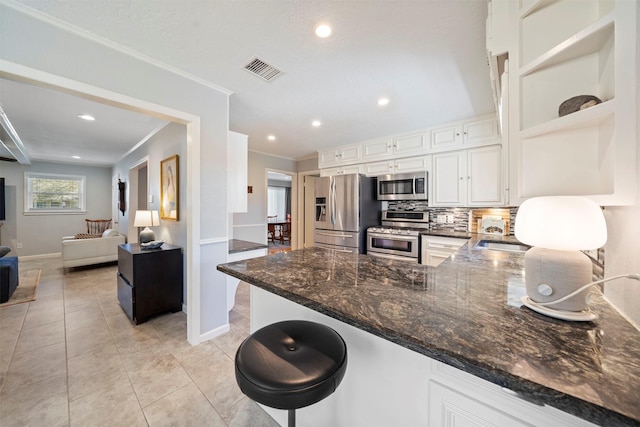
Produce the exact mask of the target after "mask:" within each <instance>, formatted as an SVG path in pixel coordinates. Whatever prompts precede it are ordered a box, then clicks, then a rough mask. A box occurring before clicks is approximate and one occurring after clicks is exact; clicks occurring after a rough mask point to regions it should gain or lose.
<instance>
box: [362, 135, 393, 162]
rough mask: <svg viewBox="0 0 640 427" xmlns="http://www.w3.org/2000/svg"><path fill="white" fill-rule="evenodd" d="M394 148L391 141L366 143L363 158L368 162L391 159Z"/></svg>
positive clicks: (383, 140)
mask: <svg viewBox="0 0 640 427" xmlns="http://www.w3.org/2000/svg"><path fill="white" fill-rule="evenodd" d="M392 147H393V144H392V141H391V140H390V139H382V140H379V141H370V142H365V143H364V144H363V147H362V151H363V152H362V158H363V159H365V160H368V159H379V158H385V157H391V154H392V150H391V148H392Z"/></svg>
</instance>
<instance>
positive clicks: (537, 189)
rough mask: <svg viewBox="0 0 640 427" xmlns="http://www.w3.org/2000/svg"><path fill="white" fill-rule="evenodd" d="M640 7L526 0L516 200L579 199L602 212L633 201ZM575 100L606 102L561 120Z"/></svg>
mask: <svg viewBox="0 0 640 427" xmlns="http://www.w3.org/2000/svg"><path fill="white" fill-rule="evenodd" d="M638 7H639V3H638V2H637V1H629V0H612V1H602V0H584V1H579V2H574V1H552V0H537V1H533V0H528V1H526V2H524V3H522V4H521V7H520V10H519V13H518V16H516V17H514V18H513V19H515V20H517V25H515V26H514V28H515V30H514V34H513V36H514V37H513V38H514V40H515V41H514V44H513V49H514V55H510V58H513V57H514V56H515V57H516V58H517V61H516V62H514V61H511V60H510V62H511V67H510V68H511V71H510V74H511V75H512V76H513V73H514V72H515V73H516V76H517V79H512V80H515V81H514V84H513V86H512V89H513V90H511V97H512V100H511V102H510V105H511V106H512V107H511V108H512V111H511V112H510V117H511V119H510V120H511V123H510V126H511V127H512V130H511V131H510V141H511V143H512V144H513V146H512V147H513V149H512V148H511V147H510V153H511V154H510V155H511V158H510V162H511V163H512V164H514V166H517V173H515V175H514V176H513V177H512V180H514V181H515V182H516V183H517V185H516V186H514V185H510V187H511V188H512V189H516V190H517V193H516V192H513V191H512V193H514V194H513V196H514V199H515V200H514V199H512V203H513V202H514V201H515V202H516V203H518V202H520V201H521V200H523V199H525V198H529V197H535V196H543V195H582V196H588V197H590V198H592V199H594V200H595V201H596V202H597V203H599V204H602V205H621V204H631V203H633V202H634V198H635V195H636V188H635V186H636V183H637V178H636V177H637V175H636V174H637V172H638V164H637V153H636V150H637V140H638V139H637V119H638V106H637V105H636V97H637V84H638V83H637V77H636V74H635V71H634V70H637V69H638V68H637V67H638V55H637V49H636V40H637V28H636V27H637V16H638ZM577 95H593V96H596V97H598V98H599V99H601V100H602V101H603V102H602V103H601V104H598V105H596V106H593V107H590V108H586V109H584V110H580V111H576V112H574V113H571V114H568V115H565V116H563V117H559V113H558V107H559V105H560V104H561V103H562V102H564V101H565V100H567V99H570V98H572V97H574V96H577Z"/></svg>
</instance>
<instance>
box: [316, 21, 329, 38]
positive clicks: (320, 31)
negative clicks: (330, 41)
mask: <svg viewBox="0 0 640 427" xmlns="http://www.w3.org/2000/svg"><path fill="white" fill-rule="evenodd" d="M330 35H331V27H330V26H328V25H327V24H320V25H318V26H317V27H316V36H318V37H321V38H325V37H329V36H330Z"/></svg>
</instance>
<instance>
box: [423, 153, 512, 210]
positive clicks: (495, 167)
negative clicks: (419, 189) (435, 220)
mask: <svg viewBox="0 0 640 427" xmlns="http://www.w3.org/2000/svg"><path fill="white" fill-rule="evenodd" d="M503 163H504V162H503V156H502V147H501V146H500V145H491V146H487V147H480V148H473V149H469V150H462V151H453V152H449V153H441V154H434V155H433V166H432V176H433V178H432V182H433V184H432V190H433V191H432V195H431V197H430V205H431V206H502V205H504V201H505V197H504V167H503Z"/></svg>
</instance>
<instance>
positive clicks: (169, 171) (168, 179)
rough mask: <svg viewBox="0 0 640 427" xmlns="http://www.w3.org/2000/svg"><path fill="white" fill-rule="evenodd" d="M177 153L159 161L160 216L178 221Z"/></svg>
mask: <svg viewBox="0 0 640 427" xmlns="http://www.w3.org/2000/svg"><path fill="white" fill-rule="evenodd" d="M178 179H179V175H178V155H177V154H176V155H175V156H171V157H167V158H166V159H164V160H163V161H161V162H160V218H161V219H168V220H171V221H178V201H179V200H180V199H179V197H178V188H179V186H178Z"/></svg>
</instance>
